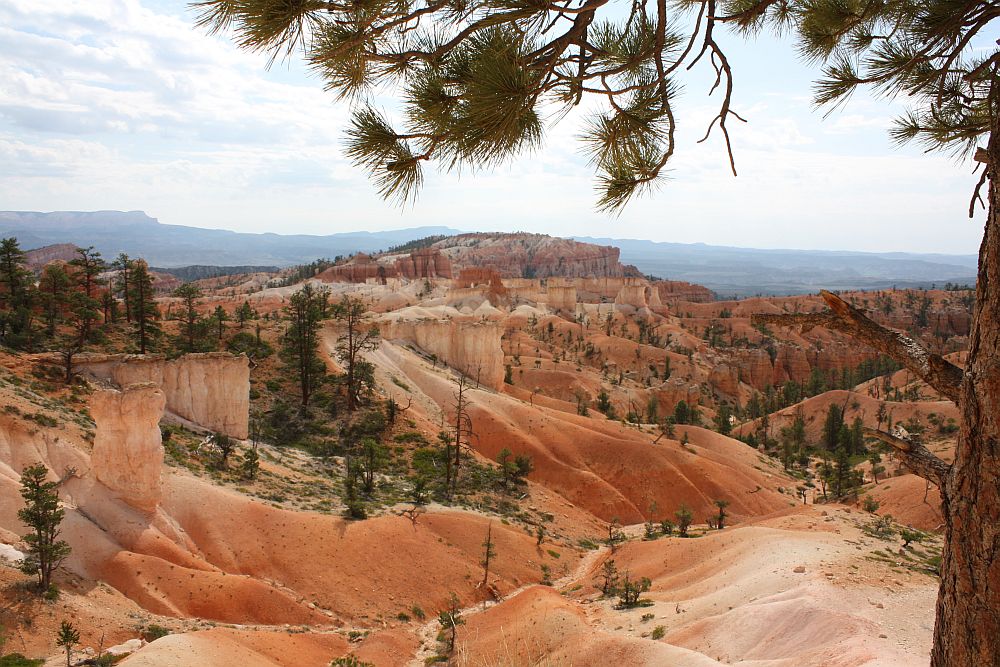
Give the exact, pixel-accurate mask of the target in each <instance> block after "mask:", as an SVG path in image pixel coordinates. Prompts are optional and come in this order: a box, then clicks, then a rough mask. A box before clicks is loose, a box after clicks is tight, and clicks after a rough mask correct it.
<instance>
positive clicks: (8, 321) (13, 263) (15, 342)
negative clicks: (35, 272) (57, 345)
mask: <svg viewBox="0 0 1000 667" xmlns="http://www.w3.org/2000/svg"><path fill="white" fill-rule="evenodd" d="M31 278H32V276H31V272H30V271H28V269H27V267H26V266H25V254H24V251H23V250H21V246H20V245H19V244H18V242H17V239H16V238H13V237H11V238H5V239H2V240H0V343H3V344H4V345H8V346H10V347H14V348H19V349H31V347H32V346H33V332H32V307H33V306H34V301H35V299H34V294H33V292H34V290H33V287H32V280H31Z"/></svg>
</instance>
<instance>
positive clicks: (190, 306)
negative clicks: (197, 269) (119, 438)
mask: <svg viewBox="0 0 1000 667" xmlns="http://www.w3.org/2000/svg"><path fill="white" fill-rule="evenodd" d="M174 296H175V297H177V298H179V299H180V300H181V305H182V306H183V311H182V312H181V336H180V339H179V340H178V342H179V345H178V347H180V349H181V350H182V351H183V352H187V353H191V352H197V351H199V349H200V348H201V334H202V326H201V324H202V320H201V315H199V313H198V300H199V299H200V298H201V296H202V293H201V288H200V287H198V286H197V285H195V284H194V283H184V284H183V285H181V286H180V287H178V288H177V289H175V290H174Z"/></svg>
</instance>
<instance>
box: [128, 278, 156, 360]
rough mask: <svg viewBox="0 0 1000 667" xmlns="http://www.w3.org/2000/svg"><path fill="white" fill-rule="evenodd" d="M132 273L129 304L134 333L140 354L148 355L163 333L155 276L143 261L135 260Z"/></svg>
mask: <svg viewBox="0 0 1000 667" xmlns="http://www.w3.org/2000/svg"><path fill="white" fill-rule="evenodd" d="M130 273H131V284H130V286H129V288H130V289H131V296H130V297H129V302H130V303H131V308H132V322H133V333H134V338H135V342H136V344H137V345H138V347H139V353H140V354H146V353H147V352H150V351H152V348H153V346H154V345H155V343H156V340H157V339H158V338H159V337H160V334H161V333H162V331H161V330H160V325H159V324H158V320H159V318H160V309H159V308H157V306H156V300H155V294H154V292H153V276H152V275H150V273H149V267H148V266H147V265H146V262H145V261H144V260H141V259H138V260H135V261H134V262H133V263H132V270H131V272H130Z"/></svg>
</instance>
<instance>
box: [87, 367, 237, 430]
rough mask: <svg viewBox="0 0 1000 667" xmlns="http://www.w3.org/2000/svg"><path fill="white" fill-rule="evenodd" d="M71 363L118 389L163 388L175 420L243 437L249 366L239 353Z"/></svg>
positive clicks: (168, 407)
mask: <svg viewBox="0 0 1000 667" xmlns="http://www.w3.org/2000/svg"><path fill="white" fill-rule="evenodd" d="M75 365H76V367H77V368H78V369H79V370H86V371H89V372H90V373H92V374H94V375H95V376H97V377H99V378H102V379H105V380H109V381H111V382H113V383H114V384H116V385H118V386H119V387H125V386H127V385H130V384H134V383H137V382H152V383H153V384H155V385H157V386H158V387H160V388H161V389H162V390H163V393H164V395H165V396H166V400H167V410H169V411H170V412H172V413H174V414H176V415H177V416H179V417H183V418H184V419H187V420H188V421H191V422H194V423H195V424H198V425H199V426H202V427H204V428H207V429H209V430H212V431H219V432H222V433H225V434H226V435H230V436H232V437H234V438H241V439H242V438H246V437H247V435H248V432H249V419H250V362H249V360H248V359H247V358H246V357H245V356H243V355H239V356H234V355H231V354H228V353H226V352H208V353H204V354H186V355H184V356H182V357H178V358H177V359H165V358H164V357H162V356H159V355H80V356H79V357H78V359H77V361H76V364H75Z"/></svg>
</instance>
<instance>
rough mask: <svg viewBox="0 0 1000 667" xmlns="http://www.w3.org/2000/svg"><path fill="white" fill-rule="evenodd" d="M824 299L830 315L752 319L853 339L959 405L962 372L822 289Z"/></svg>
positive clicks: (758, 321) (759, 316)
mask: <svg viewBox="0 0 1000 667" xmlns="http://www.w3.org/2000/svg"><path fill="white" fill-rule="evenodd" d="M820 295H821V296H822V297H823V300H824V301H826V303H827V305H828V306H830V312H826V313H806V314H782V315H771V314H757V315H753V316H752V317H751V322H753V323H754V324H776V325H778V326H788V327H794V326H799V327H802V331H808V330H809V329H811V328H813V327H816V326H821V327H825V328H827V329H831V330H834V331H840V332H842V333H846V334H848V335H849V336H852V337H854V338H856V339H858V340H860V341H862V342H864V343H867V344H868V345H870V346H871V347H873V348H875V349H876V350H878V351H879V352H882V353H883V354H886V355H888V356H890V357H892V358H893V359H895V360H896V361H898V362H899V363H901V364H903V365H904V366H905V367H906V368H908V369H910V370H911V371H912V372H913V373H915V374H916V375H917V377H919V378H920V379H921V380H923V381H924V382H926V383H927V384H929V385H930V386H931V387H933V388H934V389H936V390H937V391H938V392H940V394H941V395H942V396H944V397H945V398H947V399H949V400H950V401H952V402H953V403H955V404H957V403H958V397H959V390H960V388H961V385H962V369H961V368H959V367H958V366H956V365H954V364H952V363H951V362H949V361H946V360H945V359H944V358H943V357H941V356H940V355H938V354H934V353H932V352H931V351H930V350H928V349H927V348H926V347H924V346H923V344H921V343H920V342H918V341H916V340H914V339H912V338H910V337H909V336H906V335H904V334H901V333H899V332H898V331H893V330H892V329H888V328H886V327H883V326H882V325H881V324H878V323H876V322H874V321H873V320H871V319H870V318H869V317H868V316H867V315H865V314H864V313H863V312H861V311H860V310H858V309H857V308H855V307H853V306H851V305H850V304H849V303H847V302H846V301H844V300H843V299H841V298H840V297H839V296H837V295H836V294H833V293H832V292H828V291H826V290H823V291H821V292H820Z"/></svg>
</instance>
